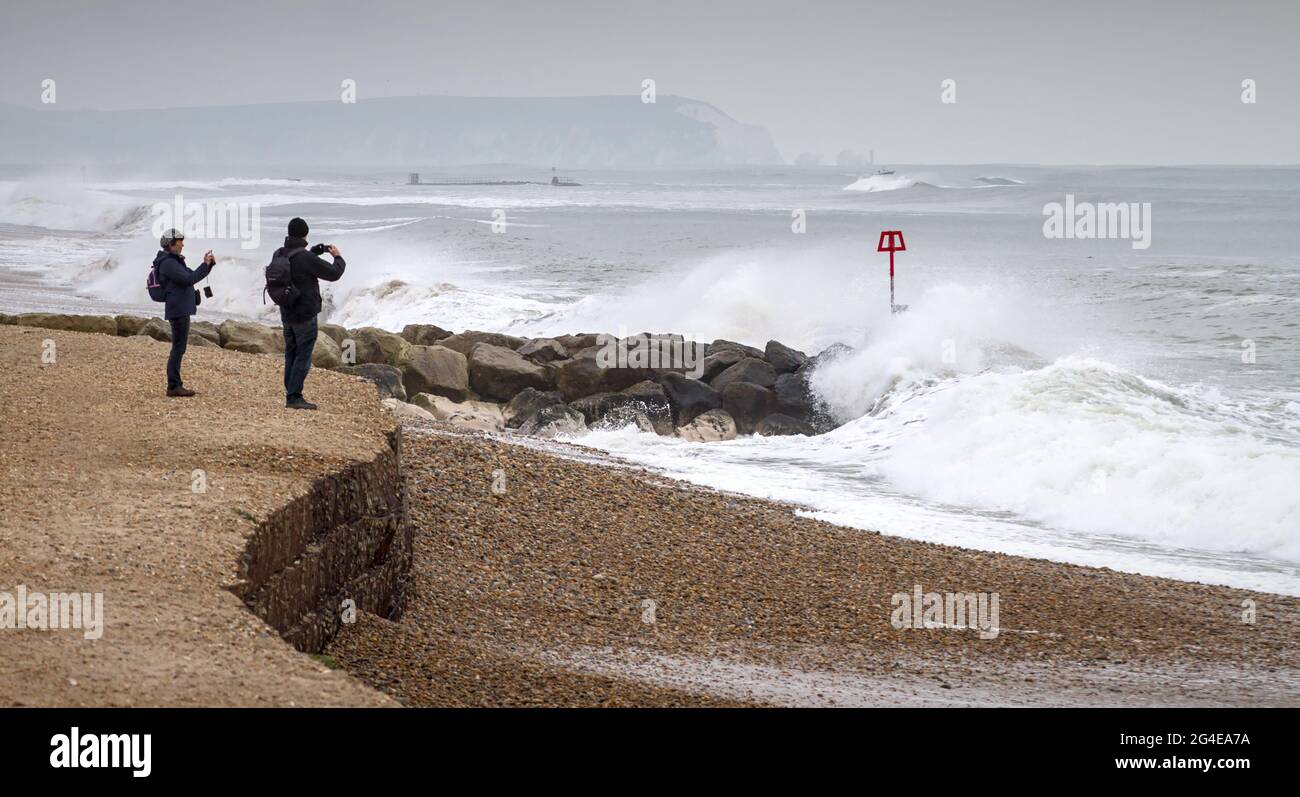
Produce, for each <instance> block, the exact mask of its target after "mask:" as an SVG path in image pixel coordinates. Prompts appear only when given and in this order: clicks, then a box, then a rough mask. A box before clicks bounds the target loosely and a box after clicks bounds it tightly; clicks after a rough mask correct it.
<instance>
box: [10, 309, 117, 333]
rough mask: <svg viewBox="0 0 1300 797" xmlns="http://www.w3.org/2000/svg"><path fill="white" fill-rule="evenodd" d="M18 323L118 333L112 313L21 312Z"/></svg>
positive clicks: (44, 327)
mask: <svg viewBox="0 0 1300 797" xmlns="http://www.w3.org/2000/svg"><path fill="white" fill-rule="evenodd" d="M18 323H19V324H20V325H22V326H25V327H40V328H42V329H62V330H65V331H67V332H99V333H101V334H104V335H116V334H117V319H116V318H114V317H113V316H111V315H73V314H61V313H20V314H19V315H18Z"/></svg>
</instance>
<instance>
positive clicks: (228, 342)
mask: <svg viewBox="0 0 1300 797" xmlns="http://www.w3.org/2000/svg"><path fill="white" fill-rule="evenodd" d="M217 332H218V334H219V335H220V340H221V348H223V349H230V350H232V351H242V352H246V353H248V354H276V353H283V352H284V333H283V332H281V331H280V330H278V329H272V328H271V327H268V326H263V325H261V324H254V323H253V322H252V321H235V320H233V319H227V320H225V321H222V322H221V326H219V327H217Z"/></svg>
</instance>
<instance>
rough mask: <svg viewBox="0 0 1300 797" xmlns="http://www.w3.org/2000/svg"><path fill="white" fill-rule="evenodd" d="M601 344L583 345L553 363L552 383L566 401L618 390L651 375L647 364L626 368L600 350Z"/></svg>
mask: <svg viewBox="0 0 1300 797" xmlns="http://www.w3.org/2000/svg"><path fill="white" fill-rule="evenodd" d="M604 351H605V350H604V349H602V348H600V347H593V348H589V349H583V350H582V351H580V352H578V353H577V354H575V355H574V356H573V357H570V358H569V359H567V360H561V361H560V362H557V363H554V366H555V369H556V373H555V383H556V385H557V386H558V387H559V388H560V392H561V393H563V394H564V398H565V400H566V401H573V400H574V399H579V398H582V397H583V396H590V395H592V394H595V393H608V392H617V391H619V390H622V389H623V388H626V387H631V386H632V385H635V384H636V383H637V382H641V381H644V380H646V379H649V378H650V377H651V375H652V374H651V371H650V369H648V368H627V367H622V366H620V365H619V364H618V361H617V358H609V357H608V355H607V354H602V352H604Z"/></svg>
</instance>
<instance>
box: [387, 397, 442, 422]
mask: <svg viewBox="0 0 1300 797" xmlns="http://www.w3.org/2000/svg"><path fill="white" fill-rule="evenodd" d="M381 403H382V404H383V405H384V409H386V410H388V411H389V412H391V413H392V414H393V417H395V418H397V420H399V421H435V420H437V418H435V417H433V413H431V412H429V411H428V410H426V409H425V408H424V407H417V406H416V405H414V404H407V403H406V402H405V401H398V400H397V399H395V398H386V399H384V400H383V401H382V402H381Z"/></svg>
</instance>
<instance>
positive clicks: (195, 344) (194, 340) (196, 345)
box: [169, 327, 221, 349]
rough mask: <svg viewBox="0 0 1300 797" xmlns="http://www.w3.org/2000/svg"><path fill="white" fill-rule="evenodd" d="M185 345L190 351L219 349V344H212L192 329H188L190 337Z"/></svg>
mask: <svg viewBox="0 0 1300 797" xmlns="http://www.w3.org/2000/svg"><path fill="white" fill-rule="evenodd" d="M169 334H170V333H169ZM186 345H187V346H189V347H190V348H191V349H205V348H208V349H219V348H221V346H220V345H219V344H216V343H213V342H212V341H211V339H209V338H205V337H204V336H202V335H200V334H198V333H196V332H195V331H194V329H193V328H192V327H191V328H190V337H189V339H188V341H187V342H186Z"/></svg>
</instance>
